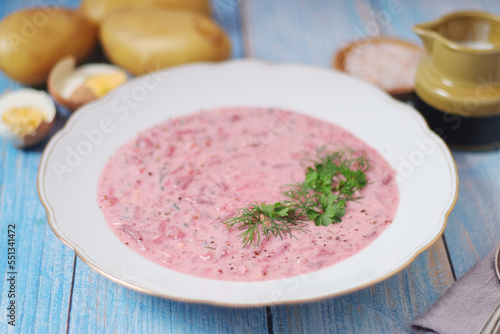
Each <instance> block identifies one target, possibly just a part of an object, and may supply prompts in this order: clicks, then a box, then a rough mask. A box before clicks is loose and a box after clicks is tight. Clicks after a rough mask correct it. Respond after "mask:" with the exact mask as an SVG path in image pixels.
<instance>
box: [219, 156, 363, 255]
mask: <svg viewBox="0 0 500 334" xmlns="http://www.w3.org/2000/svg"><path fill="white" fill-rule="evenodd" d="M306 161H307V163H308V164H309V165H310V166H308V167H306V175H305V180H304V182H302V183H297V184H291V185H287V186H285V187H284V191H283V195H284V196H285V197H287V198H288V200H285V201H282V202H276V203H274V204H266V203H260V204H259V203H254V204H251V205H249V206H248V207H245V208H241V209H238V214H237V215H236V216H235V217H232V218H228V219H226V220H225V221H223V223H224V224H227V225H228V229H229V228H230V227H233V226H235V227H236V228H237V229H240V230H242V231H243V232H241V233H240V234H239V236H238V237H239V238H240V239H242V241H243V247H245V246H247V245H249V244H250V245H253V246H257V245H259V243H260V240H261V235H264V236H265V237H267V238H270V236H273V237H275V238H276V237H279V238H281V239H283V237H284V236H287V235H288V236H289V237H293V238H296V237H295V236H294V235H293V233H292V232H293V231H302V232H307V231H308V230H307V225H308V223H307V222H308V221H313V222H314V224H315V225H316V226H328V225H330V224H337V223H340V222H342V217H343V216H344V215H345V211H346V205H347V202H349V201H356V200H358V199H360V198H361V195H360V190H361V189H362V188H363V187H364V186H365V185H366V184H367V179H366V171H367V170H368V169H369V167H370V165H369V163H368V160H367V159H366V157H364V156H361V157H357V156H355V155H354V152H353V151H352V149H346V150H343V151H335V152H328V151H327V150H326V148H324V147H323V148H320V149H318V150H316V154H315V155H314V156H309V155H308V156H306ZM311 164H312V166H311Z"/></svg>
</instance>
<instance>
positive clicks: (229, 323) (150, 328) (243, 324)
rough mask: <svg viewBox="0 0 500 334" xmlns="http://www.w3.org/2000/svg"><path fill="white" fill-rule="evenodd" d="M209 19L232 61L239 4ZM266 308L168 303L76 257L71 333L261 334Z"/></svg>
mask: <svg viewBox="0 0 500 334" xmlns="http://www.w3.org/2000/svg"><path fill="white" fill-rule="evenodd" d="M213 8H214V10H215V13H214V18H215V19H216V20H217V21H218V22H219V23H220V24H221V26H223V27H224V29H225V30H226V31H227V32H228V34H229V36H230V37H231V42H232V46H233V57H235V58H238V57H241V56H242V55H243V45H242V40H241V32H240V23H239V11H238V9H239V8H238V3H237V1H236V0H234V1H233V0H216V1H214V2H213ZM266 317H267V315H266V309H265V308H262V307H261V308H255V309H250V310H244V309H231V308H225V307H215V306H207V305H196V304H188V303H181V302H175V301H170V300H167V299H162V298H157V297H153V296H149V295H145V294H141V293H138V292H135V291H132V290H129V289H127V288H125V287H123V286H121V285H118V284H116V283H113V282H111V281H109V280H107V279H105V278H104V277H102V276H101V275H99V274H98V273H96V272H95V271H94V270H92V269H90V268H89V267H88V266H87V265H86V264H85V263H83V262H82V261H81V260H80V259H79V258H77V261H76V267H75V281H74V287H73V297H72V303H71V312H70V322H69V332H70V333H98V332H105V333H231V332H236V333H265V332H267V322H266Z"/></svg>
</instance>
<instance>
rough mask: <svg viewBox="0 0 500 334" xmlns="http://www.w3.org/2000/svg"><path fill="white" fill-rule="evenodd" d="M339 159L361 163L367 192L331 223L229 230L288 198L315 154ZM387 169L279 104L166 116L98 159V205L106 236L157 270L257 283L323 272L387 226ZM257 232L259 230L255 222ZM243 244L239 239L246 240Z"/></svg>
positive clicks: (346, 139) (393, 190) (393, 203)
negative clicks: (245, 213)
mask: <svg viewBox="0 0 500 334" xmlns="http://www.w3.org/2000/svg"><path fill="white" fill-rule="evenodd" d="M321 150H331V151H341V152H349V154H352V155H353V156H354V157H363V158H364V159H366V161H367V162H368V164H369V167H368V168H367V169H366V175H365V176H366V181H367V182H366V185H365V186H364V187H363V188H362V189H360V190H359V191H357V193H356V196H355V197H354V199H353V200H350V201H348V202H347V203H346V205H345V212H344V214H343V215H342V217H341V221H340V222H338V221H335V222H333V223H331V224H325V225H326V226H325V225H321V226H316V224H315V223H314V222H313V221H307V220H306V222H305V223H304V225H301V226H303V228H301V229H296V230H293V233H284V234H280V235H278V236H274V235H269V236H265V235H261V237H260V240H259V242H258V243H257V242H253V243H246V244H245V243H244V242H243V241H244V240H243V237H244V236H243V237H242V233H244V232H245V229H242V228H238V226H235V225H230V224H227V223H228V221H230V220H231V218H233V217H235V216H237V215H238V214H239V213H241V209H242V208H248V207H250V208H251V207H252V205H259V204H261V203H267V204H271V203H277V202H279V203H286V202H287V200H288V199H287V198H286V196H285V195H284V189H286V187H290V185H294V184H301V183H302V182H304V179H305V177H306V172H307V170H308V167H309V168H311V163H312V162H311V160H308V157H311V156H314V154H315V152H320V151H321ZM395 175H396V174H395V171H394V170H393V169H392V167H391V166H390V165H389V164H388V162H387V161H386V160H385V159H384V158H383V157H382V156H381V155H380V154H379V153H378V152H377V151H376V150H375V149H373V148H371V147H370V146H369V145H368V144H367V143H365V142H363V141H362V140H360V139H358V138H357V137H356V136H354V135H353V134H351V133H349V132H348V131H346V130H344V129H342V128H341V127H339V126H337V125H334V124H331V123H328V122H325V121H321V120H318V119H315V118H312V117H309V116H306V115H303V114H298V113H294V112H291V111H286V110H279V109H265V108H224V109H216V110H206V111H200V112H197V113H194V114H191V115H188V116H183V117H179V118H175V119H171V120H168V121H165V122H164V123H162V124H158V125H156V126H155V127H153V128H150V129H148V130H145V131H143V132H141V133H139V134H138V135H137V136H136V137H135V138H133V139H132V140H131V141H129V142H128V143H126V144H125V145H124V146H122V147H121V148H120V149H119V150H118V151H117V152H115V153H114V154H113V155H112V156H111V158H110V159H109V160H108V161H107V163H106V165H105V167H104V169H103V170H102V172H101V175H100V178H99V184H98V194H97V201H98V204H99V207H100V208H101V211H102V213H103V215H104V218H105V220H106V222H107V224H108V225H109V227H110V228H111V230H112V231H113V232H114V234H115V235H116V236H117V237H118V238H119V239H120V240H121V241H122V242H123V243H124V244H126V245H127V246H128V247H130V248H132V249H134V250H135V251H136V252H138V253H140V254H141V255H142V256H144V257H146V258H147V259H149V260H151V261H153V262H155V263H157V264H158V265H161V266H164V267H166V268H169V269H172V270H176V271H179V272H182V273H186V274H189V275H194V276H198V277H203V278H210V279H217V280H231V281H262V280H272V279H280V278H286V277H291V276H296V275H300V274H304V273H310V272H313V271H316V270H319V269H322V268H326V267H328V266H332V265H334V264H336V263H338V262H340V261H342V260H344V259H346V258H348V257H350V256H353V255H354V254H356V253H358V252H359V251H360V250H362V249H363V248H365V247H367V246H368V245H369V244H370V243H371V242H372V241H373V240H374V239H375V238H377V237H378V236H379V235H380V234H381V233H383V231H384V230H385V229H386V228H387V227H388V226H389V225H390V224H391V222H392V220H393V218H394V215H395V213H396V209H397V206H398V202H399V194H398V188H397V185H396V177H395ZM264 228H265V227H264ZM247 237H248V235H247Z"/></svg>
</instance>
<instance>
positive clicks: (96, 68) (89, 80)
mask: <svg viewBox="0 0 500 334" xmlns="http://www.w3.org/2000/svg"><path fill="white" fill-rule="evenodd" d="M75 65H76V59H75V57H73V56H68V57H65V58H63V59H61V60H60V61H58V62H57V64H56V65H54V67H53V68H52V70H51V71H50V74H49V79H48V90H49V93H50V94H51V95H52V96H53V97H54V99H55V100H56V101H57V102H59V103H60V104H62V105H63V106H65V107H66V108H68V109H69V110H71V111H74V110H76V109H78V108H80V107H81V106H83V105H84V104H86V103H88V102H90V101H93V100H97V99H98V98H101V97H103V96H104V95H106V94H107V93H108V92H109V91H111V90H113V89H115V88H116V87H118V86H120V85H122V84H123V83H125V82H126V81H127V73H126V72H125V71H124V70H122V69H121V68H119V67H116V66H114V65H111V64H86V65H83V66H80V67H77V68H75Z"/></svg>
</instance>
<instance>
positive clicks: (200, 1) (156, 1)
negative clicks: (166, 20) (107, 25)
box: [80, 0, 211, 23]
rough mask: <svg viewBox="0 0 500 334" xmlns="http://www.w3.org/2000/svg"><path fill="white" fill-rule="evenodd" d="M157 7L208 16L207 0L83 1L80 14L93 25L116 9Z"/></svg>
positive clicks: (208, 3)
mask: <svg viewBox="0 0 500 334" xmlns="http://www.w3.org/2000/svg"><path fill="white" fill-rule="evenodd" d="M145 7H158V8H164V9H184V10H190V11H195V12H199V13H203V14H207V15H210V13H211V8H210V2H209V1H208V0H83V1H82V4H81V6H80V11H81V13H82V14H83V15H84V16H85V17H86V18H88V19H89V20H91V21H92V22H94V23H100V22H102V21H103V18H104V17H105V16H106V15H107V14H109V13H111V12H112V11H113V10H116V9H124V8H145Z"/></svg>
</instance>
